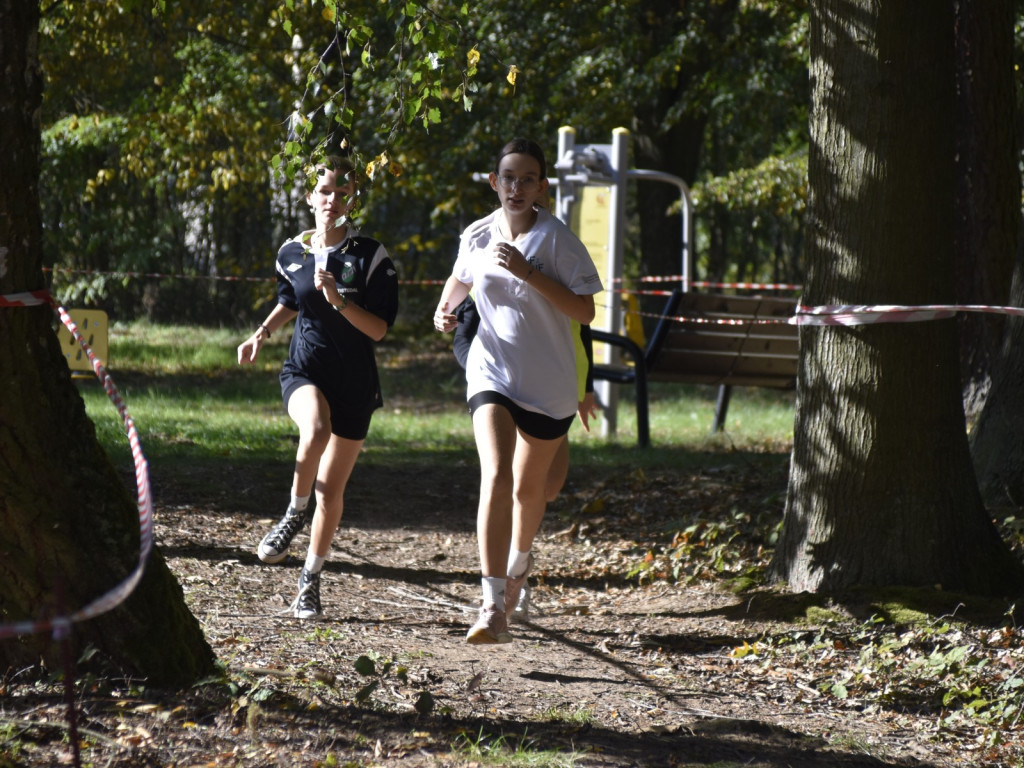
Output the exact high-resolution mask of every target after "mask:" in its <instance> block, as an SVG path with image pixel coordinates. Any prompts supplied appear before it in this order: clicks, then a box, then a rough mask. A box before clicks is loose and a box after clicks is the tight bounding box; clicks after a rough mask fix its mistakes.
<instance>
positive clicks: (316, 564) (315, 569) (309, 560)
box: [305, 550, 327, 573]
mask: <svg viewBox="0 0 1024 768" xmlns="http://www.w3.org/2000/svg"><path fill="white" fill-rule="evenodd" d="M325 560H327V558H326V557H320V556H318V555H314V554H313V550H309V552H307V553H306V565H305V568H306V570H307V571H309V572H310V573H319V572H320V569H321V568H323V567H324V561H325Z"/></svg>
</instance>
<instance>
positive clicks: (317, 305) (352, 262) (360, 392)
mask: <svg viewBox="0 0 1024 768" xmlns="http://www.w3.org/2000/svg"><path fill="white" fill-rule="evenodd" d="M303 237H308V235H305V234H304V235H301V236H300V237H299V238H295V239H292V240H289V241H288V242H286V243H285V244H284V245H283V246H281V250H280V251H278V254H277V300H278V303H279V304H283V305H284V306H285V307H287V308H288V309H291V310H295V311H297V312H298V313H299V314H298V317H296V318H295V330H294V332H293V333H292V340H291V345H290V346H289V348H288V360H287V361H285V364H284V367H283V369H282V371H281V377H282V382H284V381H285V379H286V378H287V377H299V378H302V379H307V380H309V381H310V382H311V383H313V384H315V385H316V386H317V387H318V388H319V389H320V391H321V392H323V393H324V396H325V397H326V398H327V401H328V403H330V405H331V408H332V410H334V409H335V408H338V407H342V408H344V410H346V411H350V412H352V413H361V412H366V411H367V410H371V411H372V410H373V409H376V408H379V407H380V406H381V405H382V404H383V399H382V397H381V392H380V380H379V378H378V375H377V363H376V360H375V359H374V354H373V342H372V341H371V340H370V338H369V337H368V336H367V335H366V334H364V333H363V332H362V331H359V330H357V329H356V328H355V327H354V326H353V325H352V324H351V323H349V321H348V320H346V319H345V318H344V317H343V316H342V315H341V313H340V312H338V311H337V310H336V309H334V307H332V306H331V304H330V303H329V302H328V301H327V299H326V298H325V297H324V295H323V293H322V292H320V291H318V290H316V289H315V288H314V286H313V275H314V273H315V271H316V266H315V265H316V258H315V253H316V251H314V250H313V249H312V248H310V247H309V246H308V245H306V244H304V243H303V241H302V238H303ZM326 250H327V253H328V255H327V269H328V271H330V272H331V273H332V274H333V275H334V277H335V280H336V281H337V284H338V292H339V293H340V294H341V295H342V296H344V297H345V298H346V299H347V300H348V301H349V302H351V303H352V304H356V305H358V306H360V307H362V308H363V309H366V310H368V311H369V312H372V313H373V314H375V315H377V316H378V317H380V318H381V319H383V320H384V321H385V322H387V324H388V327H389V328H390V327H391V326H392V325H393V324H394V322H395V316H396V315H397V314H398V274H397V273H396V272H395V266H394V264H393V263H392V261H391V258H390V257H389V256H388V252H387V250H385V248H384V246H383V245H381V244H380V243H379V242H377V241H376V240H374V239H372V238H369V237H362V236H360V235H359V233H358V232H355V231H350V233H349V236H348V237H347V238H346V239H345V240H344V242H342V243H341V244H339V245H336V246H334V247H332V248H329V249H326Z"/></svg>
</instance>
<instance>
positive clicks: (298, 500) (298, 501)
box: [291, 493, 309, 512]
mask: <svg viewBox="0 0 1024 768" xmlns="http://www.w3.org/2000/svg"><path fill="white" fill-rule="evenodd" d="M308 506H309V496H308V495H306V496H296V495H295V494H294V493H293V494H292V503H291V507H292V509H297V510H299V511H300V512H304V511H305V509H306V507H308Z"/></svg>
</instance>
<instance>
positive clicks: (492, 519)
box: [434, 139, 602, 643]
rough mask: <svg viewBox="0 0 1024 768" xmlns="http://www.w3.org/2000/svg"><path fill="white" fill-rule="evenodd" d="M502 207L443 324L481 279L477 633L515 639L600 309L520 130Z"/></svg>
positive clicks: (453, 322)
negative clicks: (553, 468) (582, 341)
mask: <svg viewBox="0 0 1024 768" xmlns="http://www.w3.org/2000/svg"><path fill="white" fill-rule="evenodd" d="M490 182H491V188H492V189H493V190H494V191H495V192H497V193H498V199H499V201H500V203H501V208H499V209H498V210H496V211H495V212H494V213H492V214H491V215H489V216H487V217H485V218H483V219H481V220H479V221H477V222H475V223H473V224H471V225H470V226H469V227H467V228H466V231H465V232H463V234H462V240H461V242H460V245H459V255H458V258H457V259H456V261H455V267H454V269H453V270H452V275H451V277H449V278H448V281H447V282H446V283H445V286H444V290H443V291H442V292H441V300H440V301H439V302H438V307H437V310H436V312H435V313H434V327H435V328H436V329H437V330H439V331H442V332H445V333H447V332H449V331H452V330H454V329H455V327H456V326H457V325H458V320H457V318H456V316H455V308H456V307H457V306H458V305H459V304H460V303H461V302H462V300H463V299H464V298H465V297H466V296H467V294H468V293H469V291H470V289H472V290H473V296H474V299H475V301H476V307H477V311H478V313H479V315H480V326H479V328H478V330H477V334H476V337H475V338H474V339H473V342H472V345H471V346H470V349H469V354H468V357H467V360H466V383H467V392H466V399H467V400H468V402H469V408H470V412H471V413H472V414H473V432H474V435H475V437H476V445H477V452H478V453H479V456H480V504H479V508H478V512H477V538H478V544H479V549H480V566H481V573H482V576H483V579H482V584H483V606H482V607H481V609H480V616H479V619H478V620H477V622H476V624H474V625H473V627H472V628H471V629H470V630H469V634H468V635H467V637H466V639H467V641H468V642H470V643H507V642H509V641H510V640H511V639H512V637H511V635H509V633H508V621H507V616H508V615H509V614H510V613H511V611H512V609H513V608H514V607H515V605H516V602H517V600H518V598H519V593H520V592H521V590H522V588H523V584H524V583H525V582H526V577H527V575H528V574H529V572H530V568H531V566H532V560H533V559H532V556H531V555H530V549H531V548H532V546H533V539H534V537H535V536H536V534H537V531H538V529H539V528H540V524H541V521H542V519H543V517H544V510H545V506H546V501H545V488H544V486H545V479H546V477H547V474H548V466H549V465H550V464H551V462H552V460H553V459H554V457H555V453H556V451H557V450H558V447H559V445H560V443H561V442H562V440H561V438H562V437H563V436H564V435H565V434H566V433H567V432H568V430H569V426H570V425H571V424H572V421H573V417H574V415H575V413H576V409H577V404H578V398H577V389H576V363H575V352H574V344H575V342H574V339H573V333H572V329H571V327H570V320H576V321H578V322H579V323H582V324H584V325H587V324H589V323H590V322H591V321H592V320H593V318H594V294H596V293H598V292H600V291H601V290H602V287H601V280H600V278H599V277H598V274H597V269H596V267H595V266H594V262H593V261H592V260H591V258H590V255H589V254H588V253H587V249H586V248H585V247H584V246H583V244H582V243H581V242H580V241H579V239H578V238H577V237H576V236H575V235H574V234H573V233H572V232H571V231H570V230H569V228H568V227H566V226H565V225H564V224H563V223H562V222H560V221H559V220H558V219H556V218H554V217H553V216H552V215H551V214H550V213H549V212H548V211H547V210H546V209H545V208H544V207H542V206H541V205H539V203H540V202H541V201H543V200H544V199H545V198H546V196H547V189H548V180H547V164H546V162H545V160H544V152H543V151H542V150H541V148H540V147H539V146H538V145H537V144H536V143H535V142H533V141H530V140H528V139H514V140H513V141H511V142H509V143H508V144H506V145H505V147H504V148H503V149H502V150H501V153H500V154H499V155H498V161H497V163H496V164H495V169H494V171H493V172H492V173H491V174H490Z"/></svg>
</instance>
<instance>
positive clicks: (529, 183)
mask: <svg viewBox="0 0 1024 768" xmlns="http://www.w3.org/2000/svg"><path fill="white" fill-rule="evenodd" d="M498 181H499V182H500V183H501V188H502V189H512V188H514V187H518V188H519V189H521V190H523V191H524V192H527V191H529V190H531V189H533V188H534V187H535V186H537V184H538V183H540V182H539V179H537V178H536V177H534V176H526V177H525V178H521V177H519V176H499V177H498Z"/></svg>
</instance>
